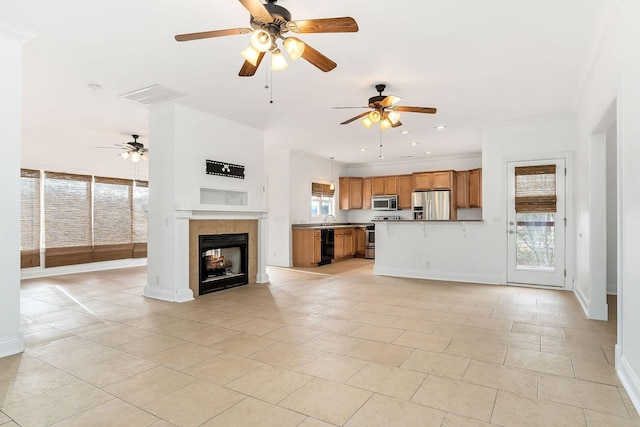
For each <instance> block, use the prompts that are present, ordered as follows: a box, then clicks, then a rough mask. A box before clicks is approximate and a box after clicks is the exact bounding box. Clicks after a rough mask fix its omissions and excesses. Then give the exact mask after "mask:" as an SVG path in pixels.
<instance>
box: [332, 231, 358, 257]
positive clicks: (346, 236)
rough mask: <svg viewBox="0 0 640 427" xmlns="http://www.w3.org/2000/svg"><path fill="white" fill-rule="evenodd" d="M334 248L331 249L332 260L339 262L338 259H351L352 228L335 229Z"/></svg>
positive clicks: (352, 251)
mask: <svg viewBox="0 0 640 427" xmlns="http://www.w3.org/2000/svg"><path fill="white" fill-rule="evenodd" d="M334 239H335V246H334V247H333V259H334V260H339V259H340V258H347V257H353V254H354V253H355V250H354V239H353V228H336V230H335V234H334Z"/></svg>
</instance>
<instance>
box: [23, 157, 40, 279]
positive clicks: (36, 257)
mask: <svg viewBox="0 0 640 427" xmlns="http://www.w3.org/2000/svg"><path fill="white" fill-rule="evenodd" d="M39 265H40V171H37V170H31V169H22V170H21V171H20V267H21V268H27V267H38V266H39Z"/></svg>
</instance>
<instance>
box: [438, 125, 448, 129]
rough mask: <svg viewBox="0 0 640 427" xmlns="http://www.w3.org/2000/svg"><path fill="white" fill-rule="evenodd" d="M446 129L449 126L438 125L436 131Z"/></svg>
mask: <svg viewBox="0 0 640 427" xmlns="http://www.w3.org/2000/svg"><path fill="white" fill-rule="evenodd" d="M446 128H447V125H437V126H436V129H438V130H442V129H446Z"/></svg>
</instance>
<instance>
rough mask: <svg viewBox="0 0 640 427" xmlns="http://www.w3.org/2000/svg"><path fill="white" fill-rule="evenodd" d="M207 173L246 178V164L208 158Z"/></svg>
mask: <svg viewBox="0 0 640 427" xmlns="http://www.w3.org/2000/svg"><path fill="white" fill-rule="evenodd" d="M207 174H208V175H219V176H228V177H230V178H239V179H244V166H242V165H234V164H232V163H224V162H218V161H216V160H207Z"/></svg>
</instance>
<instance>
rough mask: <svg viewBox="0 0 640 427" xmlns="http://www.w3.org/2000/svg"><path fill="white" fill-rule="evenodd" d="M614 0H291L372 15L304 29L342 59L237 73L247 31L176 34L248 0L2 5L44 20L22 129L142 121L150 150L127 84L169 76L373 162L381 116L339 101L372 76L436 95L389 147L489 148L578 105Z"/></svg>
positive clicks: (79, 141)
mask: <svg viewBox="0 0 640 427" xmlns="http://www.w3.org/2000/svg"><path fill="white" fill-rule="evenodd" d="M604 1H605V0H535V1H532V0H395V1H387V2H382V1H375V2H374V1H371V0H368V1H364V0H350V1H344V0H322V1H313V2H312V1H301V0H280V1H278V5H280V6H283V7H286V8H287V9H288V10H289V11H290V12H291V14H292V18H293V19H294V20H296V19H297V20H302V19H315V18H330V17H340V16H351V17H353V18H354V19H355V20H356V21H357V22H358V25H359V28H360V31H359V32H357V33H342V34H301V35H299V38H300V39H302V40H303V41H305V42H307V43H308V44H309V45H311V46H313V47H314V48H316V49H317V50H319V51H320V52H322V53H324V54H325V55H326V56H328V57H329V58H331V59H333V60H334V61H335V62H337V64H338V66H337V68H336V69H335V70H333V71H331V72H328V73H323V72H321V71H320V70H318V69H317V68H315V67H313V66H312V65H311V64H309V63H308V62H306V61H304V59H300V60H298V61H297V62H291V61H290V60H289V59H288V57H287V59H288V61H289V64H290V66H289V68H288V69H286V70H284V71H279V72H274V73H273V75H271V71H270V70H269V71H268V72H267V69H268V66H267V65H268V61H264V62H263V64H262V65H261V67H260V69H259V70H258V72H257V73H256V75H255V76H254V77H238V71H239V69H240V66H241V64H242V62H243V59H242V57H241V56H240V51H242V50H243V49H244V48H245V47H246V46H248V44H249V35H237V36H229V37H221V38H215V39H206V40H198V41H190V42H183V43H178V42H176V41H175V40H174V38H173V36H174V35H175V34H180V33H191V32H199V31H208V30H215V29H226V28H236V27H248V21H249V14H248V12H247V11H246V9H244V7H243V6H242V5H241V4H240V3H239V2H238V1H236V0H206V1H205V0H180V1H170V0H135V1H132V0H109V1H86V0H82V1H81V0H59V1H51V0H4V1H3V2H2V4H1V5H0V19H4V20H7V21H9V22H12V23H17V24H21V25H24V26H27V27H29V28H32V29H34V30H36V31H37V32H38V33H39V35H38V36H37V37H36V38H34V39H33V40H31V41H29V42H28V43H26V44H25V46H24V71H23V75H24V77H23V83H24V101H23V145H27V146H32V147H36V146H40V145H46V146H47V147H49V148H50V149H51V148H52V147H59V149H72V148H73V147H74V146H78V145H90V146H91V147H95V146H103V145H112V144H116V143H121V142H126V141H129V140H130V139H131V138H130V136H129V135H131V134H132V133H137V134H140V135H141V136H142V137H141V138H140V140H141V142H143V143H145V144H147V145H149V147H150V151H151V160H152V159H153V141H149V140H148V138H147V135H148V120H147V119H148V110H147V107H145V106H143V105H141V104H138V103H136V102H133V101H129V100H126V99H121V98H120V97H119V96H120V95H122V94H125V93H127V92H130V91H133V90H136V89H140V88H143V87H146V86H150V85H153V84H160V85H163V86H165V87H167V88H170V89H173V90H176V91H179V92H182V93H185V94H186V96H184V97H182V98H179V99H178V100H176V102H178V103H180V104H184V105H186V106H189V107H192V108H196V109H199V110H203V111H206V112H209V113H211V114H215V115H217V116H221V117H225V118H228V119H230V120H234V121H236V122H240V123H244V124H246V125H248V126H252V127H256V128H259V129H263V130H264V131H265V135H266V136H267V139H268V140H269V141H277V142H276V143H275V145H279V146H288V147H291V148H292V149H295V150H300V151H304V152H307V153H310V154H313V155H317V156H320V157H325V158H326V157H330V156H335V158H336V161H340V162H345V163H370V162H377V161H380V160H379V159H378V154H379V143H380V131H379V130H377V129H374V127H372V128H371V129H366V128H365V127H364V126H362V125H361V124H360V123H359V121H355V122H353V123H351V124H349V125H339V123H340V122H342V121H344V120H346V119H348V118H350V117H352V116H355V115H357V114H359V113H360V112H364V111H365V110H364V109H362V110H359V109H347V110H344V109H343V110H340V109H332V107H337V106H358V107H359V106H365V105H366V104H367V100H368V98H369V97H371V96H374V95H377V93H376V91H375V89H374V85H375V84H376V83H386V84H387V90H386V91H385V94H393V95H397V96H400V97H402V101H400V102H399V103H398V104H397V105H407V106H419V107H436V108H437V109H438V113H437V114H435V115H428V114H416V113H403V114H402V118H401V120H402V122H403V124H404V125H403V126H402V127H400V128H397V129H390V130H386V131H384V132H383V133H382V144H383V153H384V156H385V159H384V160H382V161H394V160H398V159H401V158H405V157H407V156H413V157H426V156H427V155H426V154H425V152H426V151H430V152H431V153H432V154H431V156H450V155H463V154H468V153H478V152H480V129H482V128H483V127H486V126H495V125H501V124H507V123H514V122H519V121H526V120H531V119H535V118H554V117H566V116H569V115H571V114H572V109H573V108H574V106H575V104H576V103H577V101H578V98H577V97H578V94H579V93H580V86H581V82H582V81H583V79H584V78H585V77H586V76H584V71H583V70H584V69H586V66H587V52H588V49H589V43H590V41H591V36H592V33H593V31H594V27H595V25H596V20H597V17H598V12H599V10H600V7H601V5H602V3H604ZM267 82H268V83H269V85H270V86H271V88H270V89H265V84H266V83H267ZM89 83H97V84H99V85H100V86H101V87H102V89H101V90H97V91H94V90H91V89H89V88H88V84H89ZM270 96H272V97H273V104H270V103H269V100H270ZM441 123H442V124H446V125H447V129H446V130H444V131H436V130H435V129H434V126H435V125H437V124H441ZM400 130H408V131H410V133H409V134H406V135H403V134H400ZM411 142H418V145H416V146H411V145H410V143H411ZM514 143H517V141H514ZM361 148H366V149H367V151H365V152H361V151H360V149H361Z"/></svg>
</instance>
